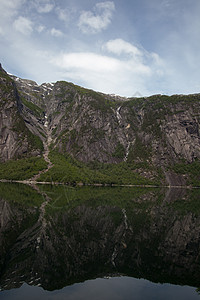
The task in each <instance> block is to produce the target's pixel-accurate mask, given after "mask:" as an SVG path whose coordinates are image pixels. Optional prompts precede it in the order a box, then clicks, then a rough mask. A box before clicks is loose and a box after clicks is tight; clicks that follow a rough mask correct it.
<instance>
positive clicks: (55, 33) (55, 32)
mask: <svg viewBox="0 0 200 300" xmlns="http://www.w3.org/2000/svg"><path fill="white" fill-rule="evenodd" d="M50 33H51V35H52V36H55V37H61V36H63V32H62V31H60V30H58V29H55V28H52V29H51V31H50Z"/></svg>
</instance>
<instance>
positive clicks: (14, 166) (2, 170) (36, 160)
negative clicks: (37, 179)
mask: <svg viewBox="0 0 200 300" xmlns="http://www.w3.org/2000/svg"><path fill="white" fill-rule="evenodd" d="M46 168H47V163H46V162H45V160H44V159H43V158H42V157H31V158H24V159H19V160H9V161H7V162H5V163H0V179H7V180H24V179H28V178H31V177H33V176H34V175H36V174H38V172H39V171H41V170H44V169H46Z"/></svg>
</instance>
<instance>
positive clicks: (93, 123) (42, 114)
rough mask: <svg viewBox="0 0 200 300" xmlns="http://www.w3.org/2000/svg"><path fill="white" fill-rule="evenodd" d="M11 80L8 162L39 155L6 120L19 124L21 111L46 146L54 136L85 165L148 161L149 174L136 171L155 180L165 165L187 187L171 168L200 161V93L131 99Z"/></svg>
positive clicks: (4, 150) (5, 141) (5, 137)
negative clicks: (183, 163) (14, 117)
mask: <svg viewBox="0 0 200 300" xmlns="http://www.w3.org/2000/svg"><path fill="white" fill-rule="evenodd" d="M2 74H4V75H5V73H4V72H2ZM2 76H3V75H2ZM7 77H8V76H7ZM7 77H6V78H7ZM11 78H12V79H13V80H14V82H15V83H14V82H13V80H11V79H8V78H7V79H5V76H4V77H1V80H2V82H4V84H7V85H10V86H11V87H12V89H11V90H12V93H11V92H8V91H7V92H6V99H12V101H9V103H8V102H4V101H3V97H4V95H3V94H1V95H0V97H1V103H2V105H3V106H2V107H3V109H2V112H1V114H2V115H1V149H0V153H1V157H2V159H3V160H7V159H10V158H12V157H14V156H15V153H18V156H20V155H21V154H25V155H26V153H27V154H31V155H37V154H38V153H39V152H38V150H37V149H35V150H34V151H32V152H31V151H30V149H29V141H28V139H27V138H26V137H24V138H23V143H22V142H21V145H20V146H19V147H18V144H19V143H18V138H17V137H16V135H18V137H19V136H20V135H19V133H15V132H14V131H13V130H12V131H11V130H10V127H11V126H12V125H11V124H8V121H6V119H7V118H8V120H10V121H9V122H13V120H11V119H12V117H11V116H13V111H12V110H15V111H16V114H17V115H19V113H20V118H21V119H23V123H24V124H25V127H26V128H27V129H28V131H30V132H31V133H32V134H34V135H36V136H38V137H39V138H40V140H42V141H43V143H46V140H47V132H48V136H49V137H50V138H51V140H52V146H53V148H54V149H57V150H58V151H59V152H61V153H63V154H66V153H67V154H70V155H71V156H72V157H74V158H75V159H77V160H80V161H83V162H85V163H88V162H91V161H99V162H102V163H120V162H123V161H124V162H128V163H135V164H137V163H143V162H145V163H146V164H147V165H148V166H149V167H148V168H149V170H145V172H146V173H144V172H143V171H141V169H138V170H136V171H137V172H138V173H140V174H141V175H142V176H146V177H147V178H152V177H154V173H155V170H154V171H152V170H153V168H154V169H157V170H158V168H160V167H161V168H162V169H163V170H164V172H165V174H166V176H167V178H168V179H167V183H168V184H170V185H171V184H172V185H183V184H184V182H185V179H184V177H183V176H182V175H179V176H172V175H170V174H172V173H170V172H171V171H170V172H168V171H167V168H168V167H171V166H173V165H174V164H176V163H180V162H182V161H184V162H185V163H186V164H190V163H192V162H194V161H196V160H199V159H200V117H199V110H200V94H195V95H188V96H183V95H174V96H170V97H169V96H162V95H155V96H151V97H148V98H132V99H131V98H129V99H127V98H119V97H115V96H112V95H105V94H102V93H97V92H94V91H92V90H87V89H84V88H81V87H79V86H76V85H73V84H72V83H67V82H64V81H58V82H56V83H43V84H42V85H40V86H39V85H37V83H36V82H34V81H31V80H26V79H20V78H17V77H15V76H11ZM5 80H6V83H5ZM2 89H3V85H2ZM1 93H3V90H1ZM10 93H11V94H12V95H11V94H10ZM47 124H48V126H47ZM23 126H24V125H23ZM47 127H48V128H47ZM8 128H9V129H8ZM22 144H23V146H22ZM18 148H19V149H18ZM16 149H17V150H16ZM148 168H147V169H148ZM142 172H143V173H144V174H142ZM156 172H157V171H156ZM145 174H146V175H145ZM170 178H171V179H170Z"/></svg>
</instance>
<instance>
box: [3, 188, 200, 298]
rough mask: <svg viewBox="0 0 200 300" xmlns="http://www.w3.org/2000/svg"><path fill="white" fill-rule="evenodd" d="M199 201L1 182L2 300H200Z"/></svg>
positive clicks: (176, 195) (178, 195)
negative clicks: (179, 299)
mask: <svg viewBox="0 0 200 300" xmlns="http://www.w3.org/2000/svg"><path fill="white" fill-rule="evenodd" d="M199 196H200V192H199V190H198V189H196V190H184V189H171V190H169V189H162V190H161V189H142V188H138V189H133V188H106V187H105V188H89V187H83V188H73V187H63V186H50V185H49V186H39V187H34V188H32V187H29V186H26V185H18V184H0V288H1V292H0V299H29V300H31V299H177V298H178V297H180V298H181V299H199V292H198V291H199V287H200V197H199Z"/></svg>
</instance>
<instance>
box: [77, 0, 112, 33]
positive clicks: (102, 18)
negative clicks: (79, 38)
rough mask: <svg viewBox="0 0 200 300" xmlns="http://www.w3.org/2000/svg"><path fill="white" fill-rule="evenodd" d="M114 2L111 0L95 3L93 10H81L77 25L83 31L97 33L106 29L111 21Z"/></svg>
mask: <svg viewBox="0 0 200 300" xmlns="http://www.w3.org/2000/svg"><path fill="white" fill-rule="evenodd" d="M114 10H115V4H114V2H112V1H107V2H100V3H97V4H96V5H95V7H94V12H92V11H83V12H82V13H81V15H80V18H79V23H78V27H79V29H80V30H81V31H82V32H83V33H97V32H100V31H102V30H103V29H106V28H107V27H108V25H109V24H110V23H111V18H112V13H113V11H114Z"/></svg>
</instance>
